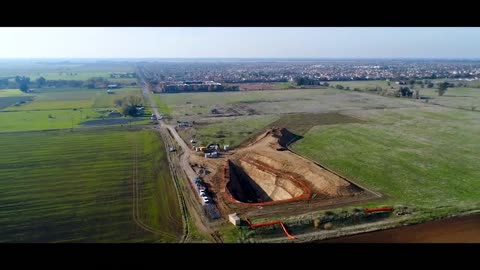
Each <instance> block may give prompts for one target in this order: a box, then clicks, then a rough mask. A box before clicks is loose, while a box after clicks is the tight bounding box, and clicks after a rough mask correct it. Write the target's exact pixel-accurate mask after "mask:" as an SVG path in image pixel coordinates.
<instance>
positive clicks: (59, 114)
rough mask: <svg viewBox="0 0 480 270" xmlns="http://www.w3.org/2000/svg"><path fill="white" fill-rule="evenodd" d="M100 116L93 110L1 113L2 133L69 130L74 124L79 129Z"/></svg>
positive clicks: (0, 126)
mask: <svg viewBox="0 0 480 270" xmlns="http://www.w3.org/2000/svg"><path fill="white" fill-rule="evenodd" d="M80 111H81V112H80ZM100 115H101V114H100V113H99V112H97V111H94V110H93V109H82V110H77V111H74V110H45V111H17V112H1V113H0V132H10V131H30V130H48V129H67V128H72V123H73V127H74V128H77V127H79V124H80V123H81V122H83V121H86V120H88V119H95V118H98V117H100Z"/></svg>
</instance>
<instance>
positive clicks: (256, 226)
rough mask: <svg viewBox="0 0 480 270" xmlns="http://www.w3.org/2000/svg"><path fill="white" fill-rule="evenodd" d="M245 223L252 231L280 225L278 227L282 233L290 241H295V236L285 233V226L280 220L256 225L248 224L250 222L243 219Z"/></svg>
mask: <svg viewBox="0 0 480 270" xmlns="http://www.w3.org/2000/svg"><path fill="white" fill-rule="evenodd" d="M245 221H246V222H247V223H248V225H249V226H250V228H252V229H255V228H259V227H266V226H273V225H276V224H280V226H281V227H282V229H283V232H284V233H285V235H286V236H287V237H288V238H290V239H292V240H293V239H296V238H295V236H293V235H291V234H290V233H289V232H288V231H287V228H285V225H284V224H283V222H281V221H280V220H276V221H269V222H264V223H257V224H252V223H251V222H250V220H248V218H245Z"/></svg>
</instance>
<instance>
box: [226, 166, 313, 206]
mask: <svg viewBox="0 0 480 270" xmlns="http://www.w3.org/2000/svg"><path fill="white" fill-rule="evenodd" d="M228 164H229V165H228V166H229V170H228V171H229V173H228V176H229V181H228V182H227V189H228V192H229V193H230V195H231V196H232V197H233V198H234V199H235V200H237V201H239V202H243V203H273V202H280V201H282V202H283V201H292V200H302V199H306V198H308V197H310V195H311V191H310V189H309V188H308V187H307V186H305V185H304V184H302V183H301V182H300V181H298V180H297V179H295V177H294V176H292V175H289V174H286V173H283V172H280V171H278V170H275V169H273V168H270V167H268V166H267V165H265V164H262V163H259V162H252V161H250V160H244V159H240V160H239V161H237V162H236V163H233V162H232V161H229V162H228Z"/></svg>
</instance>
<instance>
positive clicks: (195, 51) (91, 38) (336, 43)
mask: <svg viewBox="0 0 480 270" xmlns="http://www.w3.org/2000/svg"><path fill="white" fill-rule="evenodd" d="M0 37H1V42H0V58H480V28H479V27H470V28H468V27H465V28H463V27H462V28H459V27H450V28H443V27H435V28H428V27H411V28H408V27H394V28H391V27H390V28H387V27H372V28H368V27H303V28H301V27H273V28H272V27H250V28H248V27H223V28H222V27H147V28H145V27H143V28H142V27H107V28H105V27H90V28H88V27H77V28H75V27H56V28H55V27H50V28H46V27H30V28H28V27H11V28H9V27H0Z"/></svg>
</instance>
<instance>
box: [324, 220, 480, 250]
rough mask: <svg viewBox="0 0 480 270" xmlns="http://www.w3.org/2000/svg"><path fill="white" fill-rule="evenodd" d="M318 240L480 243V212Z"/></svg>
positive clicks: (332, 241)
mask: <svg viewBox="0 0 480 270" xmlns="http://www.w3.org/2000/svg"><path fill="white" fill-rule="evenodd" d="M316 243H480V215H479V214H475V215H470V216H462V217H454V218H449V219H443V220H436V221H430V222H426V223H421V224H416V225H410V226H404V227H400V228H394V229H388V230H383V231H376V232H369V233H362V234H357V235H352V236H346V237H340V238H334V239H327V240H322V241H316Z"/></svg>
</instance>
